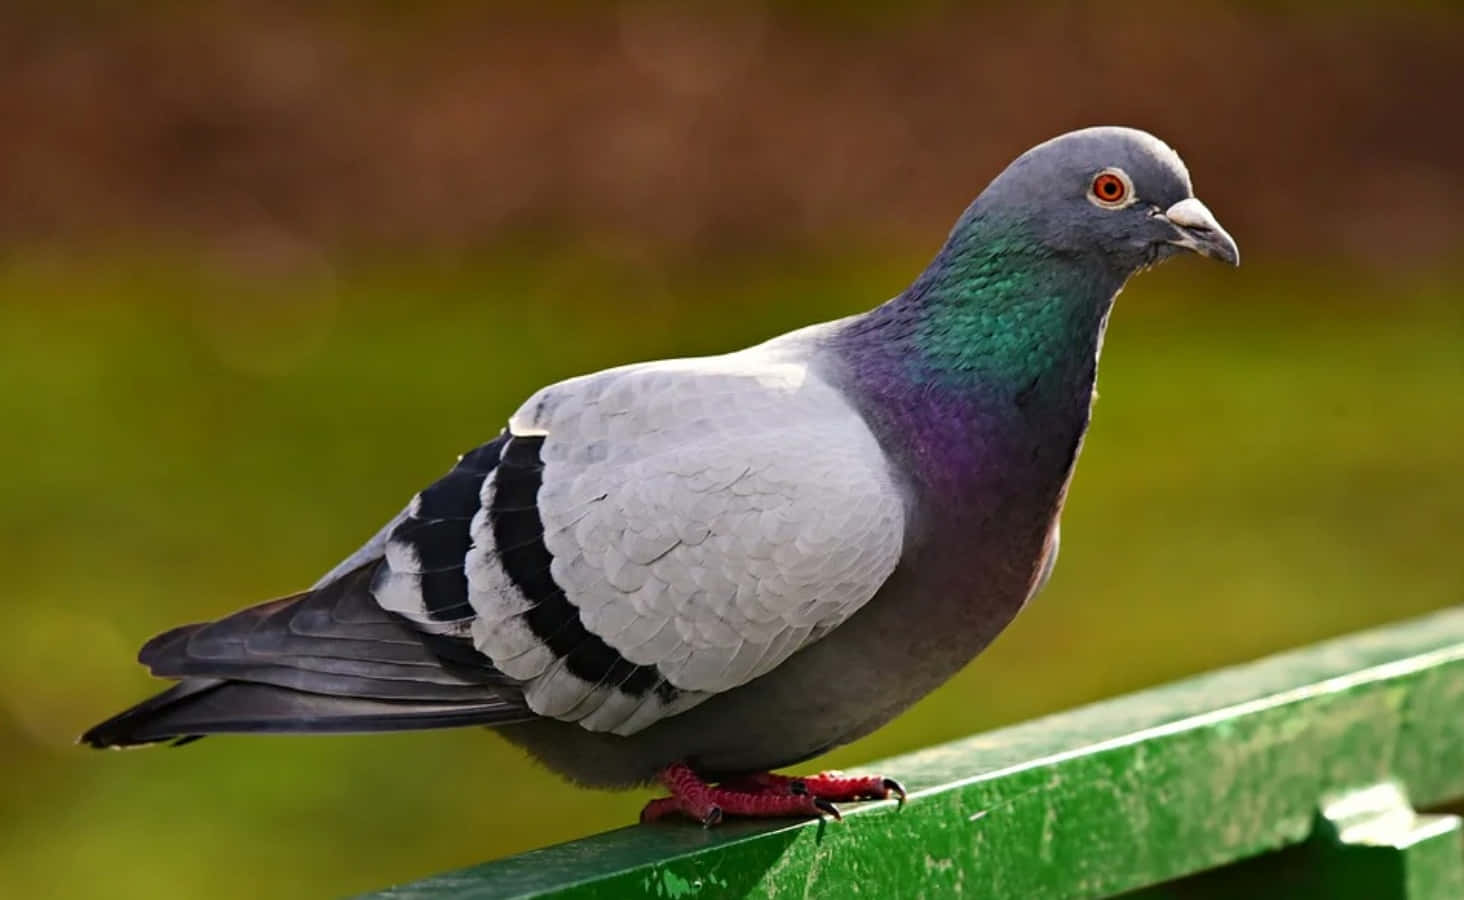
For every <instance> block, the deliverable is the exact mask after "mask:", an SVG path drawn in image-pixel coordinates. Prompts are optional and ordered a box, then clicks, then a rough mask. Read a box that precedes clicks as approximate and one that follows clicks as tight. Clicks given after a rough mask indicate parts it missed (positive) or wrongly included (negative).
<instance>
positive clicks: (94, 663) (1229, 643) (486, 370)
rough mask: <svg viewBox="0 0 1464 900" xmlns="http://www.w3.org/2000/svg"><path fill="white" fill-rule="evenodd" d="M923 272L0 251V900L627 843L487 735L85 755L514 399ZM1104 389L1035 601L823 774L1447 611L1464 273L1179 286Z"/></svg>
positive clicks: (305, 578) (310, 892)
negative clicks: (171, 660)
mask: <svg viewBox="0 0 1464 900" xmlns="http://www.w3.org/2000/svg"><path fill="white" fill-rule="evenodd" d="M922 264H923V258H922V257H921V256H919V255H915V254H909V253H903V252H892V251H890V250H889V249H888V248H884V249H882V250H875V249H871V250H868V251H866V252H853V251H849V250H847V249H846V250H845V251H844V252H839V253H835V252H828V253H811V254H807V253H806V254H798V255H792V254H777V253H768V254H761V255H752V256H746V255H744V256H737V257H733V256H730V255H729V256H726V257H722V258H714V257H705V256H704V257H700V258H698V260H697V261H694V262H685V263H677V264H670V265H662V264H654V265H653V264H649V263H647V262H645V261H644V260H642V259H639V258H638V257H636V256H635V255H634V254H623V253H615V252H608V251H605V250H604V249H603V248H601V249H593V248H590V247H578V248H574V249H572V250H568V251H565V252H563V253H557V254H556V253H548V252H545V251H542V250H532V251H528V250H525V251H519V252H509V251H507V250H504V251H502V252H499V253H490V254H485V255H483V256H480V257H478V258H477V259H476V261H475V262H473V263H472V264H464V263H463V262H461V258H460V257H453V258H452V259H435V258H431V257H429V256H420V257H418V258H416V259H414V260H413V261H410V262H407V261H403V258H402V257H391V258H388V259H386V260H383V259H380V258H378V259H370V258H356V259H349V260H343V261H334V262H326V261H323V260H319V261H317V262H316V263H315V264H313V265H310V266H305V267H301V266H298V265H296V266H292V267H290V268H289V269H288V270H287V271H282V272H280V273H277V274H275V275H271V274H269V272H268V271H267V270H266V271H260V270H252V271H250V272H249V273H247V274H241V273H240V272H238V271H234V270H231V269H229V268H228V267H225V266H220V265H217V264H212V263H211V264H200V263H197V262H196V261H194V260H193V258H191V257H174V258H168V257H157V256H152V257H146V258H144V259H142V260H139V259H137V258H122V257H89V258H88V259H87V260H86V261H84V262H82V261H79V260H78V259H76V258H57V257H49V256H46V255H44V254H28V255H26V256H23V257H21V256H16V257H13V258H11V259H9V260H7V261H5V262H4V263H3V264H0V422H3V423H4V434H5V437H4V439H3V440H0V470H3V471H4V472H6V473H7V474H6V477H5V478H4V479H3V480H0V546H3V547H4V548H5V550H4V553H5V562H6V565H5V573H6V577H5V592H4V601H5V626H4V631H5V645H6V650H5V652H4V653H3V654H0V765H3V767H4V771H5V772H6V773H7V775H6V777H5V778H3V779H0V809H3V810H4V815H3V818H0V894H3V895H5V896H12V897H22V896H62V897H71V896H103V895H105V896H108V897H112V898H125V897H139V898H142V897H148V898H154V897H160V896H178V897H191V896H209V897H212V898H216V900H221V898H231V897H239V898H244V897H261V896H268V897H279V898H291V897H301V898H303V897H318V896H323V895H324V896H336V895H341V894H346V893H349V892H353V891H360V890H365V889H368V888H372V887H379V886H382V885H385V884H388V883H392V882H395V881H402V880H406V879H409V878H412V877H415V876H421V875H425V874H428V873H430V872H434V871H438V870H441V869H445V868H449V867H454V866H461V865H467V864H470V863H474V862H478V861H481V860H483V859H487V858H492V857H496V856H500V855H504V854H508V853H513V852H517V851H522V850H526V849H529V848H532V847H536V846H540V845H542V844H545V843H548V842H551V841H558V840H564V839H568V838H573V837H576V836H579V835H583V834H587V833H590V832H593V831H596V830H601V829H604V828H609V827H613V826H617V825H621V824H625V823H628V822H630V821H632V820H633V817H634V815H635V812H636V810H637V809H638V806H639V804H640V803H641V802H643V801H644V799H645V796H646V795H644V794H620V795H616V794H600V793H593V792H586V791H581V790H577V789H574V788H571V787H569V786H567V785H565V784H562V783H560V782H559V781H557V780H556V779H555V778H554V777H552V776H550V775H549V774H547V773H545V772H543V771H541V770H539V769H537V768H536V767H535V766H534V765H533V764H531V763H530V762H528V761H527V760H525V759H524V758H522V757H521V756H520V755H519V754H518V753H517V752H515V751H513V750H512V749H511V748H509V747H508V746H507V745H506V744H504V743H503V742H502V741H500V740H499V739H498V738H496V737H495V736H493V735H492V734H490V733H485V732H481V731H476V730H465V731H456V732H446V733H437V734H412V735H394V736H384V737H370V738H365V737H363V738H357V737H338V738H324V739H314V740H302V739H291V738H255V739H249V738H223V739H210V740H206V741H203V742H200V743H198V744H196V745H193V746H190V747H188V748H186V749H180V750H168V749H158V750H149V751H138V752H129V753H118V754H105V755H101V754H96V753H94V752H88V751H84V750H82V749H79V748H76V747H74V746H73V745H72V743H71V742H72V740H73V739H74V737H75V735H76V734H78V733H79V732H80V731H81V730H82V729H83V728H84V727H86V726H87V725H89V724H91V723H92V722H93V721H95V720H97V719H100V718H101V717H103V716H105V715H108V714H110V713H111V712H113V711H115V710H116V709H117V708H119V707H121V706H123V705H125V704H128V703H130V702H133V701H135V700H137V699H139V698H141V697H142V696H143V695H144V694H145V693H147V692H148V691H150V690H152V689H154V688H156V687H157V684H156V683H154V682H152V681H151V680H150V679H149V678H148V677H147V676H146V674H145V673H143V672H142V671H141V670H140V668H139V667H137V666H136V665H135V664H134V663H133V662H132V655H133V653H134V651H135V648H136V647H137V646H138V644H139V643H140V642H141V641H142V640H143V639H145V638H146V637H148V636H150V635H151V634H153V633H155V632H157V631H159V630H161V629H163V628H165V627H168V626H170V625H172V624H175V623H177V622H179V621H184V620H192V619H198V618H202V617H209V616H213V615H216V614H220V613H224V612H227V611H229V610H231V609H233V608H236V607H238V606H241V605H243V604H245V603H249V602H254V601H258V600H261V599H264V598H267V597H270V596H273V595H277V594H280V593H284V592H288V591H290V590H292V589H296V588H298V587H300V586H302V585H304V584H306V583H308V582H310V581H311V580H313V579H314V578H315V577H316V576H317V575H318V574H319V573H320V572H321V571H323V570H324V569H325V568H327V567H329V566H330V565H331V564H332V563H334V562H335V561H336V560H337V559H338V558H340V557H342V556H344V555H345V554H346V553H348V552H349V551H350V550H351V549H352V548H353V547H354V546H355V545H356V544H357V543H359V542H360V541H361V540H363V539H365V538H366V537H367V536H368V535H369V534H370V533H371V532H372V531H373V530H374V529H375V527H376V525H377V524H379V523H380V522H381V521H382V520H384V519H385V518H386V517H388V516H390V515H391V514H392V513H393V512H394V511H395V510H396V509H397V508H398V507H399V506H400V505H401V504H402V503H403V502H405V500H406V499H408V498H409V497H410V496H411V494H412V493H413V492H414V491H415V490H416V489H417V488H419V487H420V486H422V485H423V484H425V483H427V482H428V481H429V480H431V479H432V478H434V477H435V476H436V475H437V474H438V473H439V472H441V471H443V470H444V469H445V468H446V467H447V466H448V465H450V463H451V462H452V460H453V458H454V455H455V454H456V453H458V452H460V451H462V450H465V449H467V448H469V447H471V446H474V445H475V444H476V443H479V442H481V441H482V440H484V439H485V438H487V437H488V436H490V435H491V434H493V433H494V432H495V431H496V429H497V428H498V427H499V425H500V423H501V422H502V420H503V419H504V417H505V416H506V415H507V414H508V413H509V412H511V411H512V409H513V408H514V407H515V406H516V404H517V403H518V402H519V401H520V400H521V399H522V398H523V397H524V396H526V395H527V394H528V393H529V392H530V391H531V390H533V389H534V388H535V387H537V386H539V385H540V384H542V383H544V382H546V381H549V380H552V379H556V378H561V377H565V376H569V375H572V374H575V373H579V372H583V371H586V370H591V369H594V368H598V367H602V366H607V365H612V364H616V363H620V362H625V361H630V360H635V359H643V358H650V357H657V356H669V355H689V354H697V353H705V352H716V351H720V350H724V349H729V348H734V347H737V346H740V345H744V344H746V343H749V342H751V341H755V340H758V339H760V338H763V337H766V336H769V335H771V334H774V333H777V332H780V331H783V330H786V329H788V328H792V327H795V326H797V325H799V324H802V323H805V322H808V321H812V320H816V319H824V318H831V317H834V316H838V315H842V314H845V313H848V312H852V311H856V310H859V309H863V308H866V307H868V306H870V305H872V304H874V303H877V302H879V301H880V300H882V299H883V298H884V297H886V296H888V295H890V294H892V293H894V292H895V291H897V290H899V288H900V287H901V286H902V284H903V283H904V282H905V281H906V280H907V279H908V278H909V277H911V276H912V275H913V273H914V272H916V271H917V270H918V269H919V267H920V266H921V265H922ZM1100 390H1101V394H1102V397H1101V399H1100V401H1099V403H1098V406H1097V412H1096V418H1095V422H1094V426H1093V430H1092V432H1091V434H1090V437H1089V440H1088V442H1087V445H1086V448H1085V451H1084V455H1083V458H1082V461H1081V464H1080V466H1079V470H1078V476H1077V480H1076V483H1075V485H1074V488H1073V491H1072V495H1071V500H1070V503H1069V508H1068V512H1067V515H1066V517H1065V519H1064V531H1063V535H1064V537H1063V543H1064V545H1063V556H1062V560H1061V563H1060V565H1059V566H1058V569H1057V572H1056V576H1055V577H1054V579H1053V581H1052V583H1051V584H1050V585H1049V587H1048V589H1047V591H1046V592H1045V593H1044V594H1043V595H1042V596H1041V597H1040V598H1039V599H1038V600H1037V601H1036V602H1035V603H1034V604H1033V605H1032V606H1031V607H1029V609H1028V610H1027V611H1026V612H1024V613H1023V614H1022V616H1021V617H1019V619H1018V620H1017V622H1016V623H1015V624H1014V625H1013V626H1012V627H1011V629H1010V630H1009V631H1008V632H1007V633H1006V634H1005V635H1004V636H1003V637H1002V638H1000V639H999V640H998V641H997V643H996V644H995V645H994V646H993V647H992V648H991V650H990V651H989V652H988V653H986V654H984V655H983V656H982V657H981V658H980V659H978V660H977V661H976V662H974V663H973V664H972V665H971V666H970V667H969V668H968V669H966V670H965V671H964V672H963V673H962V674H961V675H960V676H959V677H958V678H956V679H955V680H953V681H952V682H951V683H950V684H948V685H946V686H945V687H944V688H942V689H941V690H940V691H938V692H937V693H935V694H934V695H932V696H931V697H929V698H928V699H926V700H925V701H924V702H922V703H921V704H920V705H918V706H917V707H916V708H914V709H913V710H911V711H910V712H909V713H907V714H906V715H905V716H903V717H902V718H900V719H899V720H898V721H897V722H895V723H894V724H893V725H891V726H890V727H888V728H886V729H885V730H883V731H881V732H879V733H878V734H876V735H874V736H872V737H870V738H867V739H866V740H863V741H860V742H859V743H857V744H854V745H852V746H850V747H847V748H843V749H841V750H839V751H837V752H835V753H833V754H831V755H830V756H829V757H828V758H827V759H825V760H821V761H819V763H816V764H814V765H818V764H829V765H852V764H857V763H860V762H866V761H870V760H873V759H875V758H878V757H881V756H884V755H888V754H893V753H898V752H901V751H904V750H909V749H912V748H915V747H918V746H921V745H924V744H928V743H931V742H935V741H940V740H944V739H948V738H953V737H956V736H959V735H963V734H967V733H969V732H972V731H975V730H979V729H984V728H988V727H991V726H994V725H997V724H1001V723H1005V722H1011V721H1016V720H1020V719H1023V718H1027V717H1030V716H1033V715H1036V714H1039V713H1042V712H1046V711H1050V710H1055V709H1059V708H1063V707H1068V706H1071V705H1074V704H1078V703H1082V702H1085V701H1088V700H1092V699H1095V698H1099V697H1104V696H1108V695H1111V694H1114V693H1117V692H1122V691H1127V690H1130V689H1134V688H1137V687H1140V686H1143V685H1147V684H1153V683H1157V682H1161V681H1164V680H1168V679H1172V678H1175V677H1178V676H1181V675H1183V674H1185V673H1189V672H1195V671H1199V670H1203V669H1207V668H1210V667H1213V666H1217V665H1220V664H1223V663H1226V662H1230V661H1236V660H1243V659H1248V658H1251V657H1254V656H1257V655H1260V654H1264V653H1267V652H1270V651H1273V650H1277V649H1280V648H1283V647H1290V646H1293V645H1297V644H1301V643H1305V642H1308V641H1312V640H1315V639H1318V638H1321V637H1324V636H1327V635H1332V634H1337V633H1341V632H1345V631H1348V630H1351V629H1356V628H1362V627H1366V626H1369V625H1373V624H1377V623H1382V622H1387V621H1391V620H1396V619H1400V618H1403V617H1405V616H1408V615H1411V614H1415V613H1419V612H1422V611H1424V610H1428V609H1431V608H1436V607H1439V606H1442V605H1446V604H1450V603H1454V602H1458V601H1459V600H1460V586H1461V583H1464V579H1461V574H1464V564H1461V557H1460V535H1461V533H1464V529H1461V527H1460V523H1461V519H1464V477H1461V472H1460V465H1461V447H1464V273H1461V272H1459V271H1457V270H1454V271H1450V270H1448V269H1447V268H1446V267H1445V268H1435V269H1433V270H1429V271H1428V272H1424V271H1422V270H1418V269H1414V270H1410V271H1409V272H1408V273H1406V274H1403V275H1399V274H1397V273H1391V274H1387V275H1383V274H1379V272H1378V271H1377V270H1347V271H1339V270H1338V269H1336V268H1335V267H1328V266H1319V265H1318V266H1308V267H1298V266H1288V265H1285V264H1283V263H1282V262H1280V261H1277V260H1270V261H1267V260H1262V261H1261V263H1260V264H1258V265H1251V264H1249V263H1248V264H1247V265H1246V266H1245V267H1242V268H1241V269H1239V270H1224V269H1222V268H1221V267H1219V266H1214V265H1206V264H1203V263H1201V262H1199V261H1189V260H1186V261H1183V262H1179V263H1176V264H1171V265H1170V266H1167V267H1165V268H1164V269H1162V270H1160V271H1158V272H1156V273H1153V274H1151V275H1146V276H1144V277H1142V278H1140V279H1138V280H1136V281H1135V282H1134V283H1133V284H1132V285H1131V286H1130V288H1129V289H1128V291H1126V292H1125V294H1124V295H1123V296H1122V297H1121V298H1120V300H1119V305H1118V309H1117V312H1116V315H1115V317H1114V323H1113V327H1112V329H1111V331H1110V334H1109V338H1108V342H1107V344H1106V347H1105V354H1104V365H1103V368H1102V370H1101V377H1100ZM929 626H930V623H920V622H912V623H911V627H929Z"/></svg>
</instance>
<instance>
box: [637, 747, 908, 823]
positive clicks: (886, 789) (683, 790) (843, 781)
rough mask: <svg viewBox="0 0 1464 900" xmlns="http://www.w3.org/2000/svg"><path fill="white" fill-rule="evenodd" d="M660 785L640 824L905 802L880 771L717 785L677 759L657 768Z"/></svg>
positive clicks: (833, 811)
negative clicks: (865, 802)
mask: <svg viewBox="0 0 1464 900" xmlns="http://www.w3.org/2000/svg"><path fill="white" fill-rule="evenodd" d="M661 783H662V784H664V785H666V788H667V790H669V791H670V792H671V796H669V797H661V798H659V799H656V800H652V801H651V802H650V803H647V804H646V807H645V809H643V810H641V821H642V822H654V821H656V820H658V819H662V818H665V817H666V816H670V815H675V814H680V815H683V816H686V817H688V818H691V819H695V820H697V821H698V822H701V823H702V825H704V826H707V827H708V828H710V827H711V826H713V825H715V824H717V823H718V822H720V821H722V819H723V818H724V817H726V816H745V817H750V818H761V819H781V818H789V817H803V816H824V815H828V816H832V817H833V818H835V819H843V816H842V815H841V814H840V813H839V808H838V807H837V806H835V805H834V803H835V802H836V801H837V802H843V801H848V800H884V799H886V798H888V797H891V796H894V797H897V798H899V801H900V802H901V803H904V802H905V789H904V788H903V787H901V786H900V783H899V782H898V781H895V780H894V779H893V778H885V777H884V776H881V775H844V774H843V773H841V772H823V773H821V774H818V775H812V776H809V777H806V778H799V777H795V776H790V775H774V774H772V773H771V772H762V773H758V774H756V775H744V776H742V777H740V778H735V779H733V780H731V781H726V782H723V783H722V784H719V785H715V786H714V785H711V784H708V783H707V782H705V781H703V780H702V779H701V777H700V776H698V775H697V774H696V773H695V772H693V771H692V770H691V768H690V767H689V766H686V765H684V764H682V763H677V764H676V765H673V766H668V767H667V768H666V769H665V770H663V771H662V772H661Z"/></svg>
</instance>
